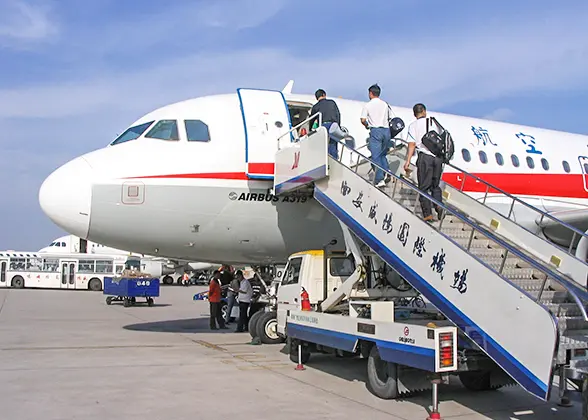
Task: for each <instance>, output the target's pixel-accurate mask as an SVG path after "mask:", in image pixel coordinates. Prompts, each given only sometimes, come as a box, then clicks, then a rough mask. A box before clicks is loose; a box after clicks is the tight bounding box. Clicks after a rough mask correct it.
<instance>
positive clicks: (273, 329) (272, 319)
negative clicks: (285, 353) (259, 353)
mask: <svg viewBox="0 0 588 420" xmlns="http://www.w3.org/2000/svg"><path fill="white" fill-rule="evenodd" d="M277 316H278V315H277V313H276V312H275V311H270V312H263V313H262V315H261V316H260V317H259V318H258V319H257V325H256V326H255V329H256V330H257V336H258V337H259V338H260V340H261V342H262V343H263V344H280V343H282V342H283V339H282V337H280V336H279V335H278V330H277V327H278V319H277Z"/></svg>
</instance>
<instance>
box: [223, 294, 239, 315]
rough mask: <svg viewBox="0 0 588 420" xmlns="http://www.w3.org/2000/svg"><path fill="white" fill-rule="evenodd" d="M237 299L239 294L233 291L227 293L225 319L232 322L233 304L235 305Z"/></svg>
mask: <svg viewBox="0 0 588 420" xmlns="http://www.w3.org/2000/svg"><path fill="white" fill-rule="evenodd" d="M236 299H237V295H236V294H234V293H232V292H228V293H227V301H228V302H227V316H226V319H225V322H230V321H231V312H232V311H233V306H235V300H236Z"/></svg>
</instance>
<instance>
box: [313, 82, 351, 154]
mask: <svg viewBox="0 0 588 420" xmlns="http://www.w3.org/2000/svg"><path fill="white" fill-rule="evenodd" d="M314 97H315V98H316V99H317V100H318V102H317V103H316V104H314V106H313V107H312V110H311V111H310V115H314V114H316V113H317V112H320V113H321V118H322V125H323V127H325V128H326V129H327V132H328V133H329V155H331V156H333V157H334V158H335V159H338V158H339V152H338V150H337V140H343V139H345V138H347V137H349V136H348V135H347V134H345V132H344V131H343V130H341V113H340V112H339V107H338V106H337V104H336V103H335V101H333V100H332V99H327V92H325V91H324V90H323V89H319V90H317V91H316V92H315V94H314ZM316 120H318V116H317V117H314V118H313V119H312V120H310V123H309V126H310V127H311V128H312V125H313V124H314V122H315V121H316Z"/></svg>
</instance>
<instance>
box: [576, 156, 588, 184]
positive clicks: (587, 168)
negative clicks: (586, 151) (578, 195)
mask: <svg viewBox="0 0 588 420" xmlns="http://www.w3.org/2000/svg"><path fill="white" fill-rule="evenodd" d="M578 161H579V162H580V168H581V169H582V181H583V182H584V190H585V191H588V156H578Z"/></svg>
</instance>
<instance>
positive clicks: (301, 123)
mask: <svg viewBox="0 0 588 420" xmlns="http://www.w3.org/2000/svg"><path fill="white" fill-rule="evenodd" d="M317 117H318V123H319V127H320V126H322V125H323V114H322V112H320V111H319V112H316V113H314V114H312V115H311V116H309V117H307V118H306V119H305V120H304V121H302V122H299V123H298V124H296V125H295V126H294V127H292V128H291V129H289V130H288V131H286V132H285V133H284V134H282V135H281V136H279V137H278V138H277V139H276V141H277V142H278V150H280V139H281V138H282V137H284V136H287V135H288V134H290V133H292V132H293V131H295V130H298V128H299V127H301V126H303V125H304V124H306V123H307V122H310V121H312V120H313V119H314V118H317ZM312 131H313V130H312V127H311V129H309V130H308V134H310V133H311V132H312ZM308 134H307V135H308ZM303 137H305V136H303ZM301 138H302V137H301ZM299 141H300V138H298V139H295V140H294V143H297V142H299Z"/></svg>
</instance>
